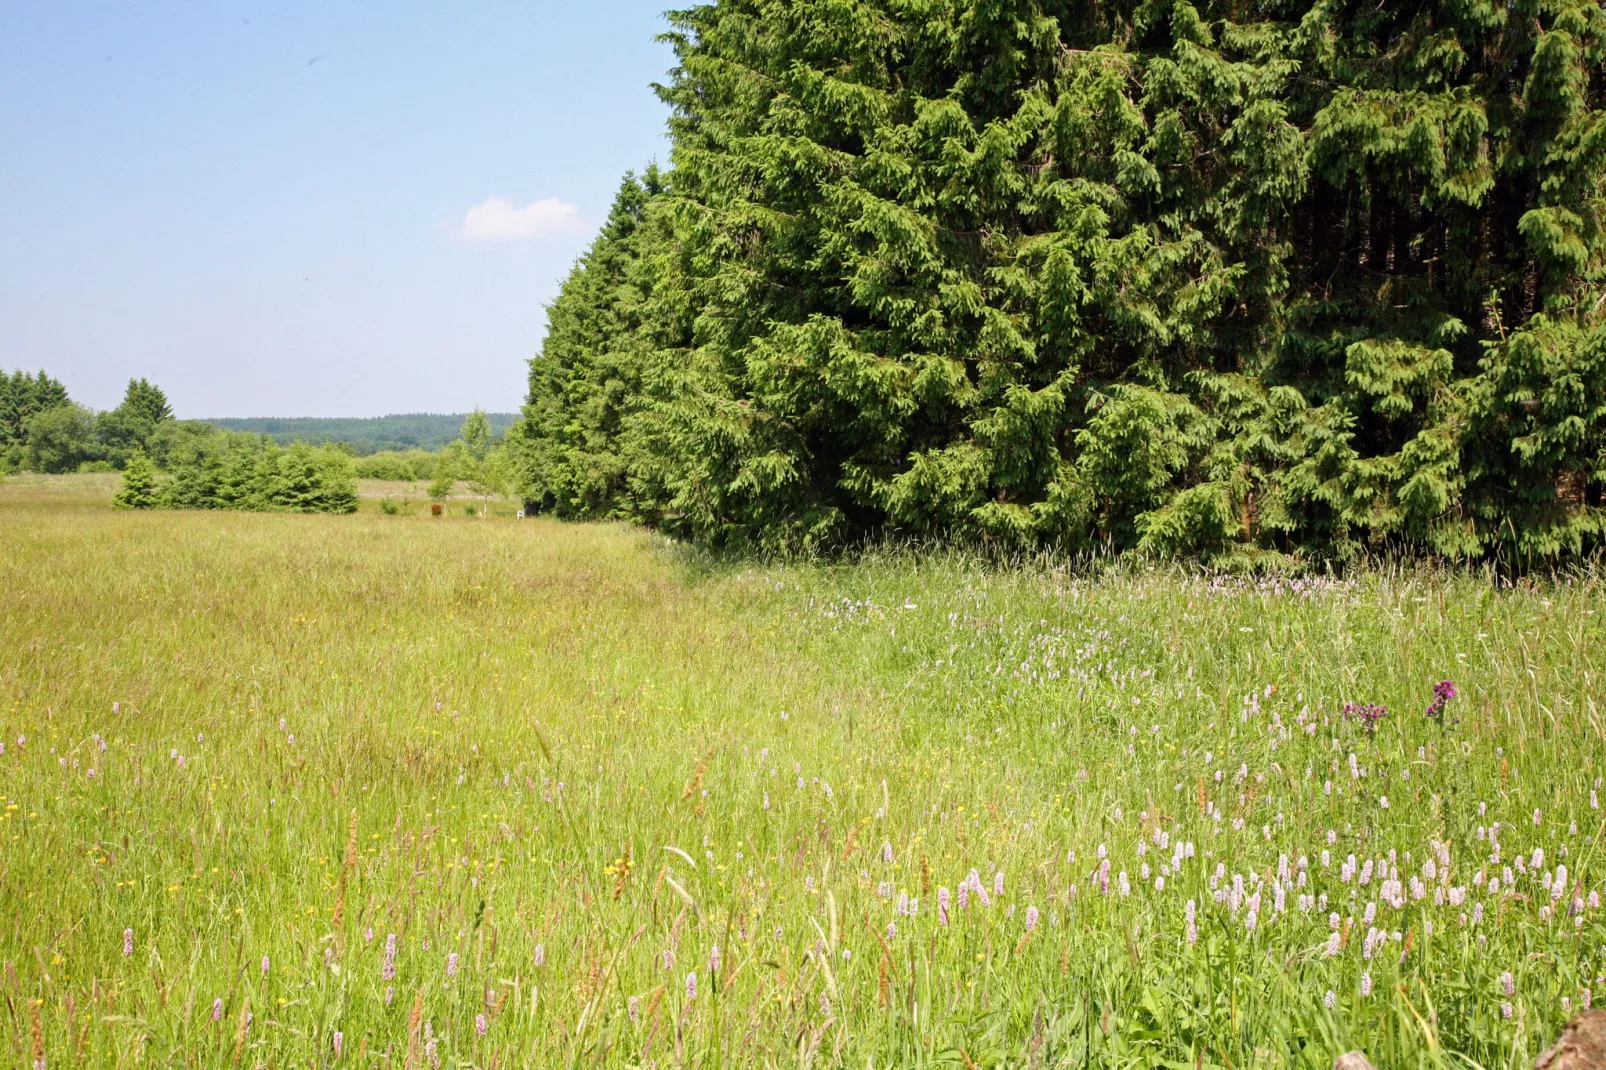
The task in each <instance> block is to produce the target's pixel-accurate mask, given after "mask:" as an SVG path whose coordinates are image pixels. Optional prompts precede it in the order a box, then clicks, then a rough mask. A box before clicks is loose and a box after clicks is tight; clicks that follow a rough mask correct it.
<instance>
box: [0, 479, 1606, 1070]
mask: <svg viewBox="0 0 1606 1070" xmlns="http://www.w3.org/2000/svg"><path fill="white" fill-rule="evenodd" d="M0 525H3V530H4V539H3V540H0V739H3V741H4V743H5V751H4V753H3V754H0V795H3V797H4V798H3V802H0V806H3V807H4V809H3V811H0V909H3V920H0V960H4V965H3V976H0V996H3V997H4V998H3V1001H0V1002H3V1004H4V1006H3V1007H0V1015H4V1016H5V1018H4V1019H0V1021H3V1024H4V1028H3V1030H0V1031H3V1032H4V1033H5V1035H6V1036H7V1037H8V1038H9V1044H10V1048H9V1051H7V1053H6V1058H7V1059H8V1060H10V1061H12V1062H14V1063H16V1064H18V1065H29V1064H31V1063H32V1061H33V1060H34V1059H36V1058H38V1057H41V1055H42V1056H43V1057H44V1058H46V1059H47V1060H48V1061H49V1063H50V1065H57V1066H59V1065H74V1064H75V1063H74V1061H75V1060H79V1061H81V1062H83V1063H84V1064H87V1065H104V1066H121V1065H134V1064H136V1063H145V1064H158V1063H167V1062H173V1063H182V1064H186V1065H205V1066H215V1065H240V1066H257V1065H264V1064H265V1065H289V1064H291V1063H295V1064H297V1065H302V1064H306V1063H308V1062H312V1063H314V1064H316V1065H353V1066H370V1065H371V1066H381V1065H388V1066H413V1067H423V1066H426V1065H435V1064H439V1065H447V1066H453V1065H475V1066H491V1065H500V1066H516V1065H572V1066H579V1065H584V1066H596V1065H605V1066H634V1065H659V1066H668V1065H692V1066H718V1065H733V1066H734V1065H781V1064H785V1065H789V1066H790V1065H818V1066H824V1065H838V1064H840V1065H851V1066H854V1067H858V1066H865V1065H869V1066H875V1067H882V1066H938V1065H941V1066H977V1067H980V1066H995V1065H999V1064H1008V1065H1034V1066H1056V1065H1063V1066H1073V1065H1074V1066H1091V1065H1099V1066H1116V1065H1121V1066H1125V1065H1159V1064H1162V1063H1164V1064H1169V1065H1176V1066H1182V1065H1186V1066H1193V1067H1202V1066H1221V1067H1233V1068H1240V1067H1245V1066H1290V1067H1292V1066H1306V1067H1316V1066H1325V1065H1326V1064H1327V1063H1329V1062H1330V1061H1331V1059H1332V1057H1333V1056H1334V1054H1335V1053H1337V1052H1339V1051H1342V1050H1345V1049H1347V1048H1350V1047H1363V1048H1365V1049H1367V1050H1368V1051H1369V1052H1371V1053H1372V1055H1373V1058H1374V1060H1375V1061H1377V1062H1378V1063H1379V1065H1383V1066H1391V1067H1392V1066H1406V1065H1412V1066H1417V1065H1421V1066H1457V1067H1460V1066H1469V1065H1476V1066H1484V1067H1491V1068H1493V1067H1513V1068H1514V1067H1519V1066H1526V1065H1528V1064H1529V1063H1531V1062H1532V1059H1533V1056H1534V1055H1535V1054H1536V1053H1537V1052H1538V1050H1539V1049H1540V1048H1542V1047H1543V1046H1545V1044H1547V1043H1548V1041H1549V1040H1550V1039H1551V1037H1552V1036H1553V1035H1554V1033H1555V1032H1556V1031H1557V1030H1558V1028H1559V1027H1560V1024H1561V1023H1562V1022H1563V1021H1564V1020H1565V1019H1566V1018H1567V1017H1568V1015H1569V1012H1570V1011H1575V1010H1577V1009H1579V1008H1580V1007H1581V1006H1583V1005H1585V1004H1586V1003H1587V1001H1588V1000H1589V999H1590V998H1591V995H1590V993H1591V991H1592V990H1602V989H1606V982H1603V981H1602V980H1601V976H1600V975H1601V974H1603V973H1606V965H1603V963H1602V952H1601V943H1600V941H1601V936H1602V934H1603V931H1606V927H1603V924H1602V913H1601V910H1600V908H1599V900H1598V892H1599V889H1600V888H1601V885H1602V881H1603V875H1606V874H1603V862H1602V859H1601V858H1600V855H1599V837H1600V833H1601V831H1602V824H1601V813H1600V810H1599V808H1598V798H1599V790H1601V789H1600V784H1599V781H1598V778H1599V777H1600V776H1601V775H1602V773H1603V772H1606V770H1603V769H1602V765H1603V762H1602V759H1603V756H1606V747H1603V735H1602V723H1601V708H1600V705H1601V683H1600V679H1599V674H1600V673H1601V671H1602V667H1603V666H1606V657H1603V653H1606V643H1603V639H1602V634H1601V616H1600V611H1601V609H1602V608H1603V604H1606V599H1603V597H1602V586H1601V583H1600V581H1599V578H1598V577H1595V576H1592V575H1588V574H1584V575H1580V576H1578V577H1576V578H1575V579H1574V580H1572V581H1571V582H1568V583H1564V584H1546V585H1535V586H1529V587H1517V588H1513V587H1510V586H1501V585H1500V584H1499V583H1497V582H1495V581H1493V580H1491V579H1490V578H1488V577H1481V576H1474V575H1465V574H1448V573H1446V574H1441V573H1435V572H1428V571H1417V570H1410V569H1398V570H1394V571H1379V572H1373V573H1369V574H1365V575H1361V576H1357V577H1355V578H1353V579H1351V580H1346V581H1343V582H1338V581H1310V582H1302V583H1292V584H1291V583H1286V582H1272V581H1268V582H1266V583H1256V582H1241V581H1220V580H1212V579H1210V578H1208V577H1201V576H1195V575H1189V574H1186V573H1182V572H1173V571H1166V570H1146V569H1141V568H1120V569H1111V570H1106V571H1105V572H1103V573H1101V574H1099V575H1097V576H1090V575H1080V574H1076V573H1073V572H1070V571H1057V570H1056V569H1054V568H1053V567H1052V566H1051V565H1047V564H1040V565H1036V566H1033V567H1029V568H1022V569H1015V570H1005V569H1000V568H997V567H990V566H984V565H980V564H977V563H975V562H973V561H969V560H966V559H964V558H962V557H958V556H945V555H942V554H936V553H929V554H922V555H910V556H897V555H881V556H872V557H869V558H866V559H865V560H863V561H861V562H859V563H856V564H852V565H844V564H825V563H821V564H815V565H808V564H793V565H787V566H779V565H777V566H758V565H751V566H740V565H738V566H725V567H719V568H702V567H694V566H696V565H698V563H697V562H696V561H695V560H693V559H692V558H691V557H690V555H688V554H686V553H685V552H683V551H681V550H679V549H678V548H675V547H671V546H667V545H664V544H661V543H657V542H655V541H654V540H653V539H651V538H649V537H647V536H645V535H643V534H641V533H638V532H635V531H631V530H627V529H622V528H613V527H579V526H561V525H557V524H553V523H548V522H545V521H534V520H532V521H523V522H514V521H512V520H503V519H493V520H492V521H489V522H487V521H480V520H473V519H469V518H465V517H451V516H448V517H443V518H439V519H434V518H430V517H428V516H422V515H420V516H383V515H380V514H378V513H372V512H365V513H363V514H360V515H358V516H355V517H336V518H332V517H307V516H275V515H235V514H185V513H161V514H154V515H130V514H126V513H125V514H115V513H113V512H112V511H111V510H110V509H109V507H108V504H107V495H106V491H105V488H104V487H102V486H100V485H98V484H92V483H73V482H71V481H67V482H63V481H55V482H53V483H50V484H42V483H37V482H31V481H13V482H12V483H10V484H8V485H6V486H3V487H0ZM1447 679H1448V680H1453V681H1454V683H1455V686H1456V688H1457V691H1458V694H1457V697H1456V698H1454V699H1452V700H1450V702H1449V703H1448V704H1447V706H1446V708H1445V709H1444V714H1443V717H1442V719H1439V718H1432V717H1429V716H1427V715H1426V714H1425V712H1424V710H1425V709H1426V707H1427V706H1428V704H1429V702H1430V700H1431V699H1432V692H1433V687H1434V685H1435V684H1436V683H1438V682H1439V681H1441V680H1447ZM1346 703H1356V704H1362V703H1372V704H1382V705H1384V706H1386V707H1387V709H1388V711H1389V712H1388V714H1387V716H1385V717H1384V718H1383V719H1382V720H1381V722H1380V723H1379V725H1378V726H1377V728H1376V731H1375V733H1374V732H1369V731H1368V730H1367V729H1366V728H1365V726H1364V725H1363V724H1362V723H1361V722H1360V721H1359V720H1356V719H1354V718H1345V717H1344V716H1343V713H1342V711H1343V708H1344V706H1345V704H1346ZM1352 756H1353V760H1352ZM1385 800H1386V801H1385ZM1491 830H1495V831H1494V832H1493V833H1491ZM1540 851H1542V852H1543V856H1542V857H1540V856H1539V854H1538V853H1537V852H1540ZM1351 855H1354V856H1355V862H1354V867H1353V870H1352V869H1351V867H1350V863H1349V856H1351ZM1561 866H1565V867H1566V869H1565V875H1561V872H1560V868H1559V867H1561ZM1507 869H1510V870H1511V872H1510V873H1509V874H1508V873H1507V872H1506V870H1507ZM973 872H974V878H972V877H971V874H972V873H973ZM1218 874H1219V876H1218ZM1494 879H1498V880H1499V882H1500V883H1499V886H1498V888H1497V889H1492V888H1491V882H1492V880H1494ZM1000 889H1001V890H1000ZM939 900H942V901H944V902H946V904H947V905H946V908H945V909H944V908H942V907H939ZM1190 902H1191V903H1192V904H1193V907H1192V912H1193V914H1192V916H1193V919H1194V920H1193V922H1192V924H1191V925H1190V923H1189V920H1188V916H1189V914H1188V911H1189V907H1188V904H1189V903H1190ZM1396 904H1397V905H1396ZM1251 917H1252V919H1253V920H1252V921H1251ZM1335 925H1336V929H1335V928H1334V927H1333V926H1335ZM392 938H393V940H392ZM388 946H393V947H394V952H393V953H391V952H388V951H387V947H388ZM716 948H717V952H716ZM716 960H717V965H716ZM1507 974H1509V975H1510V976H1509V977H1507V976H1506V975H1507ZM1508 992H1509V993H1510V994H1508ZM1329 1004H1330V1005H1329ZM337 1044H338V1052H337Z"/></svg>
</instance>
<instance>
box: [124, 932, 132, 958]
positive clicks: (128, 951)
mask: <svg viewBox="0 0 1606 1070" xmlns="http://www.w3.org/2000/svg"><path fill="white" fill-rule="evenodd" d="M133 953H134V930H133V929H124V930H123V957H124V958H127V957H128V956H129V955H132V954H133Z"/></svg>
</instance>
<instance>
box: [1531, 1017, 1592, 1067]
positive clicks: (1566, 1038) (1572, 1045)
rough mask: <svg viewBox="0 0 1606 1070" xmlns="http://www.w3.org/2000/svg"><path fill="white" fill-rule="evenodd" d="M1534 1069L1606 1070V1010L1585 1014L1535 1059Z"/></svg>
mask: <svg viewBox="0 0 1606 1070" xmlns="http://www.w3.org/2000/svg"><path fill="white" fill-rule="evenodd" d="M1534 1070H1606V1010H1600V1011H1585V1012H1584V1013H1583V1014H1580V1015H1579V1016H1578V1017H1576V1018H1574V1019H1573V1020H1572V1021H1570V1022H1568V1023H1567V1027H1566V1028H1565V1029H1563V1030H1562V1031H1561V1036H1560V1037H1559V1038H1558V1039H1557V1040H1556V1043H1554V1044H1552V1045H1551V1046H1550V1048H1549V1049H1548V1050H1546V1051H1545V1053H1544V1054H1542V1055H1540V1056H1539V1058H1537V1059H1535V1060H1534Z"/></svg>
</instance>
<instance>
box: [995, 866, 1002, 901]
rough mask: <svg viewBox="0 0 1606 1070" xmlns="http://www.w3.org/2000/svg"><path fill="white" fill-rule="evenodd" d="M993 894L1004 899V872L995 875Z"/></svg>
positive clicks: (1000, 871)
mask: <svg viewBox="0 0 1606 1070" xmlns="http://www.w3.org/2000/svg"><path fill="white" fill-rule="evenodd" d="M993 894H994V895H996V896H998V897H999V898H1002V897H1003V895H1004V872H1003V870H999V871H998V872H997V873H994V874H993Z"/></svg>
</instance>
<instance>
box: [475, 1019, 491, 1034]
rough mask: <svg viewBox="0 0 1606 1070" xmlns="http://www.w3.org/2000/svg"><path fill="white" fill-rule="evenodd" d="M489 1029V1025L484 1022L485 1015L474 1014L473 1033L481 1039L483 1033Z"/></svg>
mask: <svg viewBox="0 0 1606 1070" xmlns="http://www.w3.org/2000/svg"><path fill="white" fill-rule="evenodd" d="M489 1028H490V1024H489V1023H488V1022H486V1020H485V1015H483V1014H476V1015H475V1016H474V1032H476V1033H478V1034H479V1035H480V1036H482V1037H483V1036H484V1035H485V1031H486V1030H487V1029H489Z"/></svg>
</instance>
